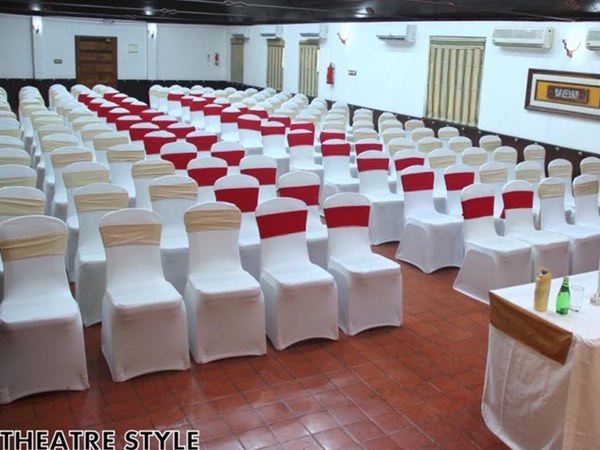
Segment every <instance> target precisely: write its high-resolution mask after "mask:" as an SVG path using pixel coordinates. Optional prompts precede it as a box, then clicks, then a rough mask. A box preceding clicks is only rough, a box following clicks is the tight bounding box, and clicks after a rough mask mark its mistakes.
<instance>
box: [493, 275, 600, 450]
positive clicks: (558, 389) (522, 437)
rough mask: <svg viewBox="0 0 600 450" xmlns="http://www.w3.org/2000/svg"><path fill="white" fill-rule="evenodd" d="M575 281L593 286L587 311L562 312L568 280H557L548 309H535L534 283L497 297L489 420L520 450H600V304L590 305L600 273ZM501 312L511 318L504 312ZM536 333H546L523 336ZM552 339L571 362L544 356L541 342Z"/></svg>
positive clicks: (573, 281)
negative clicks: (560, 300) (561, 295)
mask: <svg viewBox="0 0 600 450" xmlns="http://www.w3.org/2000/svg"><path fill="white" fill-rule="evenodd" d="M569 278H570V284H580V285H582V286H584V287H585V294H584V295H585V297H584V304H583V308H582V310H581V311H580V312H578V313H576V312H572V311H570V312H569V314H568V315H566V316H561V315H558V314H556V313H555V312H554V306H555V305H554V303H555V300H556V295H557V293H558V290H559V288H560V284H561V282H562V279H555V280H552V287H551V290H550V298H549V302H548V311H546V312H537V311H535V310H534V309H533V294H534V288H535V285H534V284H533V283H530V284H526V285H521V286H514V287H510V288H504V289H497V290H494V291H491V293H490V300H491V309H492V314H491V316H492V321H493V323H496V325H497V326H494V325H492V324H490V331H489V348H488V359H487V368H486V374H485V386H484V392H483V401H482V415H483V419H484V421H485V423H486V424H487V426H488V427H489V428H490V430H491V431H492V432H493V433H494V434H496V435H497V436H498V437H499V438H500V439H501V440H502V441H504V443H506V444H507V445H508V446H509V447H511V448H513V449H524V450H525V449H527V450H541V449H547V450H550V449H552V450H554V449H557V450H559V449H564V450H570V449H581V450H589V449H600V306H594V305H591V304H590V303H589V298H590V296H591V294H592V293H593V292H595V291H596V286H597V281H598V272H597V271H594V272H588V273H584V274H578V275H572V276H571V277H569ZM494 297H495V298H494ZM494 305H496V309H494ZM499 305H501V306H502V308H500V306H499ZM499 308H500V309H499ZM499 310H501V311H503V313H501V314H496V313H497V312H498V311H499ZM500 316H503V317H504V319H507V320H506V321H505V323H504V324H503V325H501V321H499V320H497V318H498V317H500ZM494 317H495V318H496V320H495V321H494ZM506 322H508V323H509V325H513V326H514V327H513V329H512V330H511V329H510V326H509V327H506ZM523 325H526V326H523ZM536 327H537V328H536ZM499 328H502V329H504V330H505V331H501V330H500V329H499ZM534 328H536V329H538V330H540V331H539V332H538V331H536V332H535V333H532V335H530V336H529V337H528V338H529V339H527V336H525V339H522V337H523V336H519V333H520V332H521V331H523V330H531V329H534ZM507 333H510V335H509V334H507ZM544 337H545V338H548V339H546V344H548V341H549V343H550V345H549V346H548V345H546V347H547V349H548V347H549V348H550V350H556V349H558V348H559V347H560V345H561V342H562V345H563V346H564V350H565V354H564V355H563V356H566V358H564V364H562V363H561V362H557V361H556V360H554V359H552V358H551V357H555V358H556V356H557V355H550V356H551V357H549V356H545V355H544V354H542V353H540V351H544V349H543V347H544V346H543V345H541V347H540V346H538V345H536V344H539V342H534V341H540V340H541V341H544V340H545V339H543V338H544ZM565 337H567V338H568V340H567V339H565ZM555 338H558V339H557V340H556V341H553V339H555ZM519 339H521V340H524V341H527V340H528V341H529V342H528V344H525V343H523V342H521V340H519ZM561 339H562V341H561ZM542 344H543V342H542ZM534 347H535V348H534ZM540 348H541V350H540ZM547 349H546V350H547ZM559 353H560V352H557V354H559ZM546 354H548V352H547V351H546ZM556 359H559V360H560V359H561V358H560V355H558V358H556Z"/></svg>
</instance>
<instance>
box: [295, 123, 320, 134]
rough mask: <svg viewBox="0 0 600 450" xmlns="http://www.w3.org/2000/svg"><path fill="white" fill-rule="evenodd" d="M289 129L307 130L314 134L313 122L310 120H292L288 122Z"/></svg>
mask: <svg viewBox="0 0 600 450" xmlns="http://www.w3.org/2000/svg"><path fill="white" fill-rule="evenodd" d="M290 130H308V131H310V132H312V133H313V134H314V132H315V124H314V123H312V122H294V123H291V124H290Z"/></svg>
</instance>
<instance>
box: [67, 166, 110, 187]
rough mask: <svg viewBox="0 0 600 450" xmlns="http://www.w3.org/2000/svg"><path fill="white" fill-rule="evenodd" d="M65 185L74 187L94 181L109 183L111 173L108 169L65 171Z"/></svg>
mask: <svg viewBox="0 0 600 450" xmlns="http://www.w3.org/2000/svg"><path fill="white" fill-rule="evenodd" d="M63 180H64V182H65V187H67V188H72V187H78V186H87V185H88V184H92V183H108V182H109V181H110V175H109V172H108V170H87V171H83V172H66V173H65V172H63Z"/></svg>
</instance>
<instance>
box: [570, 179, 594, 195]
mask: <svg viewBox="0 0 600 450" xmlns="http://www.w3.org/2000/svg"><path fill="white" fill-rule="evenodd" d="M573 195H574V196H575V197H581V196H584V195H598V181H588V182H587V183H580V184H576V185H574V186H573Z"/></svg>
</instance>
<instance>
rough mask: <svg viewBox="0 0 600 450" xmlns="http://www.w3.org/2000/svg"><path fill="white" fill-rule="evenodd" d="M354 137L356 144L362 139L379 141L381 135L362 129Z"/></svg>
mask: <svg viewBox="0 0 600 450" xmlns="http://www.w3.org/2000/svg"><path fill="white" fill-rule="evenodd" d="M352 137H353V139H354V142H356V141H360V140H361V139H377V138H378V137H379V135H378V134H377V131H375V130H370V131H366V130H365V129H364V128H361V130H360V131H356V132H355V133H353V134H352Z"/></svg>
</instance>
